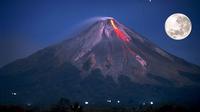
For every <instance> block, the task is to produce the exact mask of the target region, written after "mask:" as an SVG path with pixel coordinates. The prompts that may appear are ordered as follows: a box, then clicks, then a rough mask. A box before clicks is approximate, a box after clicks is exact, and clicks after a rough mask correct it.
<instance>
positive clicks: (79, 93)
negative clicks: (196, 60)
mask: <svg viewBox="0 0 200 112" xmlns="http://www.w3.org/2000/svg"><path fill="white" fill-rule="evenodd" d="M199 81H200V68H199V67H198V66H196V65H194V64H191V63H188V62H187V61H185V60H183V59H181V58H178V57H176V56H174V55H172V54H170V53H168V52H166V51H165V50H163V49H161V48H159V47H158V46H156V45H155V44H153V43H152V42H151V41H149V40H148V39H146V38H144V37H142V36H141V35H139V34H138V33H136V32H134V31H133V30H130V29H129V28H127V27H126V26H124V25H123V24H121V23H119V22H118V21H116V20H115V19H114V18H112V17H101V18H98V19H96V20H95V21H93V22H92V23H91V24H90V25H89V26H88V27H87V28H85V29H84V30H83V31H80V32H78V33H77V34H76V35H75V36H73V37H71V38H70V39H67V40H64V41H62V42H61V43H58V44H56V45H52V46H49V47H47V48H44V49H42V50H39V51H38V52H36V53H33V54H32V55H30V56H28V57H26V58H23V59H18V60H16V61H14V62H12V63H10V64H8V65H6V66H4V67H2V68H1V69H0V89H1V94H0V99H1V100H0V103H2V104H7V103H8V104H12V103H14V104H26V103H30V102H31V103H33V104H49V103H53V102H55V101H56V100H57V99H59V98H61V97H66V98H69V99H71V100H73V101H79V102H84V101H89V102H92V104H104V103H106V100H107V99H112V100H116V101H117V100H120V101H121V102H122V103H124V104H132V103H139V102H143V101H148V100H154V101H157V102H162V101H163V102H164V101H174V102H182V101H184V102H186V101H187V102H195V103H198V102H199V101H200V96H199V93H200V91H199ZM5 85H6V86H5Z"/></svg>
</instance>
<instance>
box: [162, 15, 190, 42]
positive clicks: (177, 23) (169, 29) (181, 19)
mask: <svg viewBox="0 0 200 112" xmlns="http://www.w3.org/2000/svg"><path fill="white" fill-rule="evenodd" d="M191 30H192V23H191V21H190V19H189V18H188V17H187V16H186V15H184V14H181V13H175V14H172V15H171V16H169V17H168V18H167V20H166V22H165V31H166V33H167V35H168V36H169V37H171V38H172V39H174V40H182V39H185V38H186V37H187V36H188V35H189V34H190V32H191Z"/></svg>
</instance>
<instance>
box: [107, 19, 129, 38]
mask: <svg viewBox="0 0 200 112" xmlns="http://www.w3.org/2000/svg"><path fill="white" fill-rule="evenodd" d="M110 23H111V25H112V27H113V28H114V31H115V33H116V34H117V36H118V37H119V38H120V39H121V40H123V41H124V42H129V39H128V38H127V36H126V35H125V34H124V33H123V32H122V31H121V30H120V29H119V28H118V27H117V26H116V25H115V23H114V21H113V20H112V19H111V20H110Z"/></svg>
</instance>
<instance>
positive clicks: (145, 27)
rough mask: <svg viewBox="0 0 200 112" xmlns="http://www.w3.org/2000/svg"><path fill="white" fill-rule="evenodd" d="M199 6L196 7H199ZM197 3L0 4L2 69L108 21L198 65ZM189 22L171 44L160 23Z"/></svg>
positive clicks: (78, 0) (12, 0) (67, 0)
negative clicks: (98, 19)
mask: <svg viewBox="0 0 200 112" xmlns="http://www.w3.org/2000/svg"><path fill="white" fill-rule="evenodd" d="M199 3H200V2H199ZM199 3H198V0H151V2H149V0H1V1H0V67H1V66H3V65H5V64H8V63H9V62H12V61H14V60H16V59H18V58H23V57H26V56H28V55H30V54H32V53H34V52H35V51H37V50H39V49H42V48H44V47H46V46H49V45H52V44H55V43H58V42H60V41H62V40H64V39H67V38H69V36H67V35H69V34H70V33H71V32H72V31H73V29H75V27H76V26H78V25H79V24H80V23H81V22H83V21H85V20H87V19H89V18H92V17H95V16H112V17H114V18H115V19H116V20H118V21H119V22H120V23H123V24H124V25H126V26H128V27H129V28H131V29H133V30H135V31H136V32H138V33H140V34H141V35H143V36H144V37H146V38H148V39H149V40H151V41H152V42H153V43H155V44H157V45H158V46H160V47H161V48H163V49H165V50H166V51H168V52H170V53H172V54H174V55H176V56H178V57H181V58H183V59H185V60H187V61H189V62H192V63H195V64H197V65H200V52H199V51H200V50H199V49H200V44H199V43H200V37H199V35H200V13H199V10H200V7H199ZM177 12H179V13H183V14H185V15H187V16H188V17H189V18H190V20H191V22H192V32H191V34H190V35H189V37H188V38H187V39H185V40H181V41H175V40H172V39H170V38H169V37H168V36H167V35H166V33H165V30H164V23H165V20H166V19H167V17H168V16H170V15H171V14H173V13H177Z"/></svg>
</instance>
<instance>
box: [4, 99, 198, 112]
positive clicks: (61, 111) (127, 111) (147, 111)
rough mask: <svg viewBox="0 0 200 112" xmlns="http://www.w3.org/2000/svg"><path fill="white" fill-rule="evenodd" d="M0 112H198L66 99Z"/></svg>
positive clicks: (9, 107)
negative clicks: (88, 102)
mask: <svg viewBox="0 0 200 112" xmlns="http://www.w3.org/2000/svg"><path fill="white" fill-rule="evenodd" d="M0 112H200V107H198V105H197V106H181V105H175V104H165V105H157V106H154V105H145V106H144V105H140V106H128V107H127V106H119V105H118V106H117V105H112V106H111V105H110V106H108V105H107V106H91V105H84V106H83V105H79V103H71V102H70V101H69V100H67V99H61V100H60V101H59V102H58V103H57V104H54V105H51V106H47V107H45V108H44V107H38V106H32V105H26V106H19V105H0Z"/></svg>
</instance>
